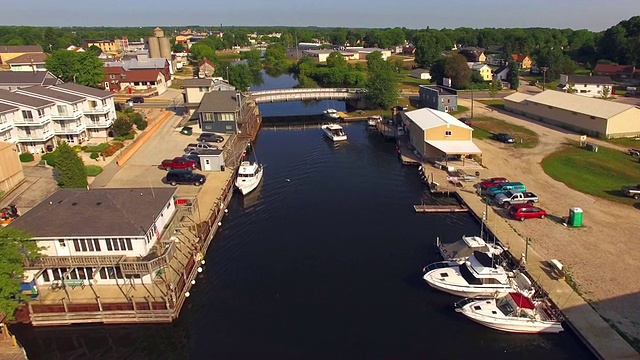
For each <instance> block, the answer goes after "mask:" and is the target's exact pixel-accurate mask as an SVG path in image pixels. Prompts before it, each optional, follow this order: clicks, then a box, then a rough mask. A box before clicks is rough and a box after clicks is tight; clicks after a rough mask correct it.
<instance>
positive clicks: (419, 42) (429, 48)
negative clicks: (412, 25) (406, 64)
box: [414, 31, 446, 69]
mask: <svg viewBox="0 0 640 360" xmlns="http://www.w3.org/2000/svg"><path fill="white" fill-rule="evenodd" d="M437 34H439V32H438V33H437ZM442 36H443V35H442ZM442 36H438V35H436V32H434V31H428V32H422V33H419V34H418V35H416V37H415V39H414V43H415V44H416V53H415V59H416V60H415V61H416V64H418V65H419V66H420V67H422V68H423V69H428V68H430V67H431V65H433V64H435V62H436V61H437V60H438V59H439V58H441V57H442V51H443V50H445V47H446V44H445V40H444V39H443V38H442Z"/></svg>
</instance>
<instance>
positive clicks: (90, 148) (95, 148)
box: [82, 142, 109, 153]
mask: <svg viewBox="0 0 640 360" xmlns="http://www.w3.org/2000/svg"><path fill="white" fill-rule="evenodd" d="M108 147H109V143H106V142H105V143H100V144H98V145H89V146H83V147H82V151H84V152H87V153H93V152H97V153H99V152H100V151H102V150H104V149H106V148H108Z"/></svg>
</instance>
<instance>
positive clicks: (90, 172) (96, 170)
mask: <svg viewBox="0 0 640 360" xmlns="http://www.w3.org/2000/svg"><path fill="white" fill-rule="evenodd" d="M84 168H85V169H86V171H87V176H91V177H94V176H98V175H99V174H100V173H101V172H102V168H101V167H100V166H98V165H86V166H85V167H84Z"/></svg>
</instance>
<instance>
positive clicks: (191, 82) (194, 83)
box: [182, 79, 213, 88]
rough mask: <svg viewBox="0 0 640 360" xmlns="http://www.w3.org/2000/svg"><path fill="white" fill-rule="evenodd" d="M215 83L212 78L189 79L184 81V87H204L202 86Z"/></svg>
mask: <svg viewBox="0 0 640 360" xmlns="http://www.w3.org/2000/svg"><path fill="white" fill-rule="evenodd" d="M211 85H213V80H212V79H187V80H184V81H183V82H182V87H183V88H189V87H202V86H207V87H208V86H211Z"/></svg>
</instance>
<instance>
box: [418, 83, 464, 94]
mask: <svg viewBox="0 0 640 360" xmlns="http://www.w3.org/2000/svg"><path fill="white" fill-rule="evenodd" d="M418 88H419V89H425V90H431V91H437V92H438V94H440V96H443V95H450V96H457V95H458V91H457V90H456V89H452V88H450V87H446V86H442V85H418Z"/></svg>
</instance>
